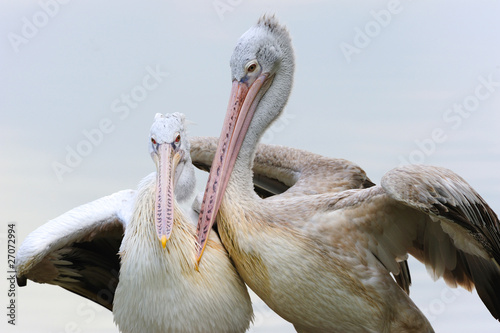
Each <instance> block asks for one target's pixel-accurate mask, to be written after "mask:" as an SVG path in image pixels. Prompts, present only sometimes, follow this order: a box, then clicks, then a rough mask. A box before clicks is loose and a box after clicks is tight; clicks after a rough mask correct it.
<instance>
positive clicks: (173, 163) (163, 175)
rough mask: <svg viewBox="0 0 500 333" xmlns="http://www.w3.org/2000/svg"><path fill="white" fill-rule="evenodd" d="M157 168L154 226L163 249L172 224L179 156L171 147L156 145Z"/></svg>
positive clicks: (168, 145) (169, 145) (165, 144)
mask: <svg viewBox="0 0 500 333" xmlns="http://www.w3.org/2000/svg"><path fill="white" fill-rule="evenodd" d="M157 154H158V168H157V173H156V201H155V225H156V233H157V234H158V238H159V239H160V242H161V244H162V246H163V248H165V246H166V244H167V241H168V239H169V238H170V235H171V233H172V227H173V224H174V201H175V197H174V175H175V168H176V167H177V164H178V163H179V160H180V158H181V155H180V154H179V153H175V152H174V150H173V148H172V145H171V144H168V143H163V144H159V145H158V152H157Z"/></svg>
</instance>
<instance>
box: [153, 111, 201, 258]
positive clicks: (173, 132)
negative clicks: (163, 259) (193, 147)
mask: <svg viewBox="0 0 500 333" xmlns="http://www.w3.org/2000/svg"><path fill="white" fill-rule="evenodd" d="M184 119H185V117H184V115H183V114H181V113H173V114H166V115H163V114H161V113H157V114H156V116H155V121H154V123H153V125H152V126H151V130H150V140H151V142H150V146H149V150H150V153H151V157H152V158H153V161H154V162H155V164H156V201H155V222H156V232H157V234H158V238H159V239H160V241H161V243H162V246H163V247H164V248H165V246H166V243H167V240H168V239H169V237H170V234H171V232H172V226H173V221H174V200H175V199H177V200H178V201H183V200H186V199H187V198H189V196H190V194H191V193H192V192H193V190H194V186H195V176H194V169H193V165H192V163H191V157H190V155H189V141H188V139H187V137H186V131H185V128H184ZM174 189H175V195H176V197H174Z"/></svg>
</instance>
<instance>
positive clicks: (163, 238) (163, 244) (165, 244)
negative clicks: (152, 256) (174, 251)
mask: <svg viewBox="0 0 500 333" xmlns="http://www.w3.org/2000/svg"><path fill="white" fill-rule="evenodd" d="M161 246H162V247H163V248H165V247H166V246H167V236H165V235H162V236H161Z"/></svg>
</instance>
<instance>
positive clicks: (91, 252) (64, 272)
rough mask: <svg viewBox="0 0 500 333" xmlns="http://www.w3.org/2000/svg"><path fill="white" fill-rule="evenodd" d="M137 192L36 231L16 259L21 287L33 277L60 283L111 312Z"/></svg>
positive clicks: (77, 211) (108, 199)
mask: <svg viewBox="0 0 500 333" xmlns="http://www.w3.org/2000/svg"><path fill="white" fill-rule="evenodd" d="M135 194H136V193H135V191H132V190H125V191H120V192H117V193H115V194H112V195H109V196H106V197H103V198H100V199H97V200H95V201H92V202H90V203H88V204H85V205H82V206H79V207H76V208H74V209H72V210H70V211H68V212H66V213H64V214H63V215H61V216H59V217H57V218H55V219H53V220H50V221H48V222H47V223H45V224H43V225H42V226H40V227H39V228H37V229H36V230H34V231H33V232H32V233H30V234H29V235H28V236H27V237H26V239H25V240H24V242H23V243H22V244H21V246H20V248H19V251H18V253H17V257H16V272H17V279H18V284H19V285H20V286H23V285H26V279H30V280H32V281H35V282H38V283H49V284H54V285H59V286H61V287H63V288H65V289H67V290H69V291H72V292H74V293H76V294H78V295H81V296H84V297H86V298H89V299H90V300H92V301H95V302H97V303H98V304H101V305H102V306H104V307H106V308H108V309H110V310H111V309H112V305H113V297H114V291H115V288H116V285H117V283H118V273H119V269H120V262H119V257H118V250H119V247H120V244H121V240H122V238H123V233H124V230H125V228H126V226H127V223H128V221H129V219H130V216H131V214H132V210H133V205H134V201H135Z"/></svg>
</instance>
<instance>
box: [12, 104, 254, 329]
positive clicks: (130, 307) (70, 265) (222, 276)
mask: <svg viewBox="0 0 500 333" xmlns="http://www.w3.org/2000/svg"><path fill="white" fill-rule="evenodd" d="M149 148H150V152H151V156H152V158H153V160H154V162H155V164H156V168H157V172H156V173H152V174H150V175H149V176H147V177H145V178H144V179H143V180H142V181H141V183H140V185H139V189H138V190H137V191H131V190H126V191H120V192H117V193H114V194H112V195H110V196H107V197H104V198H101V199H98V200H95V201H93V202H91V203H88V204H85V205H83V206H80V207H77V208H74V209H72V210H70V211H69V212H67V213H65V214H63V215H61V216H59V217H57V218H56V219H54V220H51V221H49V222H47V223H46V224H44V225H42V226H41V227H39V228H38V229H36V230H35V231H33V232H32V233H31V234H30V235H28V237H27V238H26V240H25V241H24V242H23V244H22V245H21V247H20V249H19V252H18V256H17V259H16V262H17V276H18V281H20V282H21V284H23V283H24V284H25V283H26V278H28V279H31V280H33V281H35V282H40V283H51V284H55V285H59V286H61V287H63V288H65V289H68V290H70V291H72V292H75V293H77V294H79V295H81V296H84V297H87V298H89V299H91V300H93V301H95V302H97V303H99V304H101V305H103V306H105V307H106V308H108V309H110V310H112V311H113V316H114V320H115V322H116V324H117V325H118V327H119V329H120V330H121V331H122V332H158V333H159V332H207V331H211V332H244V331H246V330H247V329H248V327H249V325H250V323H251V321H252V315H253V314H252V306H251V302H250V298H249V295H248V292H247V289H246V286H245V285H244V283H243V281H242V280H241V278H240V277H239V275H238V274H237V272H236V270H235V269H234V266H233V264H232V263H231V261H230V260H229V257H228V255H227V252H226V251H225V249H224V247H223V246H222V244H221V243H220V240H219V239H218V237H217V236H216V235H214V237H211V238H210V240H209V244H208V251H207V252H208V253H207V255H208V258H207V261H206V262H205V261H204V262H203V264H201V265H199V266H198V267H197V269H198V270H195V266H196V263H197V262H196V246H195V235H196V233H195V226H194V223H191V222H190V221H189V220H188V218H187V217H186V215H184V213H183V212H182V211H181V209H180V207H179V206H178V204H177V201H179V202H181V201H185V200H186V199H188V198H189V197H190V195H191V193H192V192H193V190H194V184H195V177H194V167H193V165H192V163H191V158H190V155H189V141H188V139H187V137H186V133H185V130H184V116H183V115H181V114H179V113H175V114H172V115H165V116H164V115H162V114H157V115H156V117H155V121H154V123H153V125H152V127H151V134H150V143H149ZM174 189H175V190H174ZM174 193H175V195H174ZM123 233H124V235H123ZM122 238H123V239H122ZM118 253H119V257H118ZM115 287H116V290H115ZM193 311H194V312H196V313H197V316H196V318H193V315H192V314H193Z"/></svg>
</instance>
